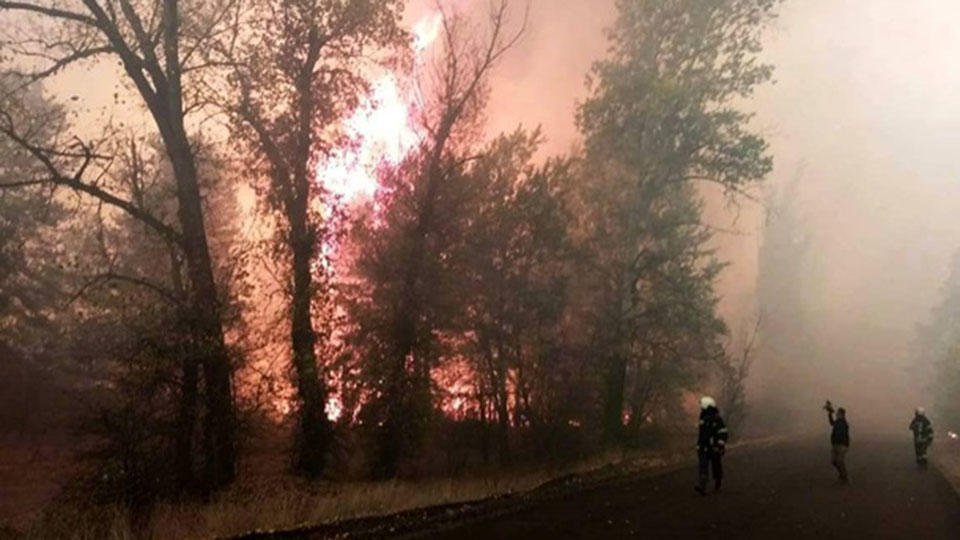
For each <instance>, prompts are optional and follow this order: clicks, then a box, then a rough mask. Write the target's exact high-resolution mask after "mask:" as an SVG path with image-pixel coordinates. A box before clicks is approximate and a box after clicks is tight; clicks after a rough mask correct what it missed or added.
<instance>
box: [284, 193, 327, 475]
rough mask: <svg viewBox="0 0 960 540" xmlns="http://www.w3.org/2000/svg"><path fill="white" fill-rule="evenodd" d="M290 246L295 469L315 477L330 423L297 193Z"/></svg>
mask: <svg viewBox="0 0 960 540" xmlns="http://www.w3.org/2000/svg"><path fill="white" fill-rule="evenodd" d="M302 188H303V189H308V188H307V186H302ZM288 220H289V223H290V229H291V230H290V250H291V252H292V254H293V295H292V299H291V300H292V301H291V310H290V311H291V312H290V321H291V343H292V352H293V366H294V369H295V370H296V374H297V392H298V394H299V396H300V437H299V440H298V441H297V458H296V460H297V469H298V470H299V471H300V472H302V473H304V474H306V475H307V476H311V477H315V476H318V475H319V474H321V473H322V472H323V469H324V466H325V465H326V463H325V462H326V454H327V452H328V450H329V445H330V435H331V431H332V429H331V426H330V421H329V419H328V418H327V415H326V399H327V397H326V391H325V385H324V384H323V381H322V380H321V377H320V375H319V373H318V369H317V352H316V343H317V334H316V332H315V331H314V328H313V317H312V314H311V309H310V306H311V300H312V298H313V274H312V272H311V268H310V267H311V264H312V263H313V259H314V255H315V253H314V252H315V248H314V245H315V238H314V234H312V232H311V231H310V229H309V226H308V223H307V200H306V197H302V196H298V197H296V200H295V201H294V205H293V208H290V209H288Z"/></svg>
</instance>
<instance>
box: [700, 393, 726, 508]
mask: <svg viewBox="0 0 960 540" xmlns="http://www.w3.org/2000/svg"><path fill="white" fill-rule="evenodd" d="M727 437H728V433H727V426H726V425H725V424H724V423H723V418H721V417H720V410H719V409H717V403H716V402H715V401H714V400H713V398H712V397H709V396H703V397H702V398H700V431H699V433H698V435H697V457H698V458H699V467H698V469H697V485H696V486H694V489H695V490H696V491H697V493H699V494H701V495H706V493H707V481H708V480H709V477H710V472H712V473H713V487H714V490H715V491H720V484H721V482H722V481H723V453H724V451H725V450H726V444H727Z"/></svg>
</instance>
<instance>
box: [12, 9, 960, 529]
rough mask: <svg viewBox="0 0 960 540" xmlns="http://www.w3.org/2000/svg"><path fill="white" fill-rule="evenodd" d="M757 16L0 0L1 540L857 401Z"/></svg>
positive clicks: (433, 499) (517, 464)
mask: <svg viewBox="0 0 960 540" xmlns="http://www.w3.org/2000/svg"><path fill="white" fill-rule="evenodd" d="M782 7H783V5H782V4H781V2H780V1H778V0H703V1H693V0H669V1H662V2H660V1H649V0H616V1H613V0H609V1H603V2H596V3H595V2H592V1H586V0H562V1H560V0H557V1H556V2H554V1H552V0H551V1H547V0H489V1H487V0H483V1H480V0H438V1H436V2H427V1H424V2H403V1H402V0H258V1H247V0H203V1H196V0H69V1H49V2H48V1H41V0H24V1H4V0H0V441H4V445H5V447H6V449H5V450H4V451H3V454H0V460H6V459H8V458H9V459H10V460H11V461H10V463H14V462H15V460H21V461H17V462H18V463H27V462H29V463H33V462H34V461H32V460H36V459H40V460H41V461H44V462H47V465H45V467H46V468H47V469H49V471H48V474H49V476H50V477H51V480H50V483H52V484H55V485H56V488H45V489H33V488H29V489H26V490H25V491H24V493H26V495H23V496H22V499H23V500H22V501H20V502H17V501H15V500H14V498H13V495H12V494H13V492H14V491H13V488H11V490H10V491H9V493H11V498H10V499H9V501H11V502H10V503H9V508H7V507H5V506H4V504H2V503H0V510H2V511H3V512H4V513H3V514H0V536H3V534H2V533H3V532H7V531H9V532H11V533H13V534H19V533H25V534H27V535H28V536H38V537H49V536H76V537H105V536H117V535H120V536H123V537H128V536H131V535H132V536H136V537H139V536H143V537H183V536H190V537H194V536H197V537H206V536H230V535H237V534H244V533H248V532H251V531H255V530H260V531H263V530H273V529H292V528H295V527H315V526H323V525H324V524H325V523H330V522H333V521H335V520H343V519H346V518H351V517H363V516H371V515H383V514H390V513H392V512H397V511H401V510H407V509H410V508H416V507H429V506H430V505H434V504H441V503H450V502H458V501H468V500H473V499H483V498H485V497H491V496H498V495H502V494H503V493H506V492H510V491H514V490H524V489H530V488H532V487H535V486H537V485H539V484H540V483H542V482H544V481H546V480H549V479H550V478H553V477H555V476H558V475H561V473H563V474H566V472H568V471H571V470H577V471H581V470H586V469H590V470H594V469H591V468H590V467H587V465H585V464H603V463H608V462H609V460H610V459H612V458H610V456H611V455H613V454H615V455H616V456H619V458H618V459H619V460H620V461H618V463H627V462H630V461H629V460H630V459H634V458H624V457H623V456H625V455H626V456H637V455H642V456H650V455H656V456H660V455H666V454H670V453H671V452H676V451H677V449H678V448H681V447H682V448H686V447H687V446H689V445H688V444H686V443H687V442H688V441H686V439H689V438H690V437H691V436H692V435H690V434H691V433H694V432H695V431H696V413H697V409H698V402H699V403H700V404H701V406H703V407H714V408H715V409H718V410H719V411H721V412H722V414H723V418H724V419H725V420H726V424H725V426H726V427H724V428H723V433H726V429H727V427H729V429H730V430H731V432H732V433H734V435H735V437H740V439H739V440H746V439H750V440H753V439H757V440H759V439H758V438H761V437H765V436H770V435H778V436H782V435H785V434H787V433H799V432H806V431H809V429H810V427H809V425H810V424H809V422H808V420H807V419H806V417H805V416H804V415H805V414H807V413H809V411H807V413H805V412H803V411H805V410H806V409H810V408H811V405H810V403H812V402H818V403H819V402H822V399H821V394H820V393H818V392H819V391H820V390H823V391H824V392H836V394H835V395H837V396H840V397H841V398H846V399H847V400H848V401H856V400H857V399H860V398H859V397H854V396H853V395H845V394H843V393H842V392H843V389H842V387H840V386H837V385H833V386H831V384H830V383H829V382H826V379H824V378H823V376H822V375H820V374H818V373H821V372H820V371H818V370H819V369H823V370H836V369H839V370H840V371H839V372H840V373H843V374H846V375H848V376H850V375H853V376H855V374H856V373H863V372H866V371H867V370H870V369H873V368H871V367H870V365H869V364H867V363H864V364H862V365H860V364H853V363H850V364H844V366H846V367H841V368H837V367H835V366H833V365H832V364H831V363H830V362H831V361H830V360H827V358H832V357H831V355H837V354H840V355H842V354H845V353H843V352H841V351H849V350H851V349H849V348H848V349H845V348H844V347H847V344H849V343H851V342H850V341H849V339H848V336H841V332H840V330H839V329H838V328H839V327H840V326H838V325H841V323H839V322H837V321H841V320H843V321H846V320H847V319H844V318H843V317H844V315H842V314H841V312H840V311H834V312H825V311H824V310H820V311H818V308H817V306H818V305H822V304H817V303H816V302H818V301H819V300H817V298H826V297H827V293H826V292H822V293H821V295H820V296H816V293H814V295H813V296H811V294H810V291H813V290H818V289H816V287H817V286H821V285H822V284H823V283H827V281H825V280H821V281H815V278H814V277H811V276H817V275H820V274H817V273H816V271H815V270H814V268H816V266H815V265H816V263H815V262H814V260H815V259H814V258H813V257H812V255H811V254H812V253H827V252H829V251H830V249H831V248H829V247H824V246H827V244H826V243H825V242H828V241H827V240H823V236H817V233H816V232H815V231H814V230H813V229H814V228H815V227H816V222H815V221H816V219H813V221H814V223H811V218H809V215H810V213H809V211H808V210H805V209H804V208H805V207H804V204H807V205H808V206H807V207H806V208H809V207H810V206H809V205H816V204H818V203H817V202H816V201H814V202H810V201H811V200H813V199H811V197H812V195H810V194H811V193H814V191H812V190H808V191H805V192H804V191H803V189H804V186H807V185H811V184H809V183H805V182H804V181H802V178H803V177H804V175H805V174H806V173H805V172H804V169H801V171H800V172H798V173H795V174H784V173H783V172H782V169H783V168H782V167H779V162H778V168H777V169H775V168H774V164H775V161H774V160H775V157H777V158H778V159H779V156H780V155H781V153H782V154H784V155H788V156H789V155H791V153H790V152H785V151H784V152H782V151H781V146H783V144H784V143H783V141H782V140H780V139H779V138H778V137H777V136H776V135H773V137H772V138H771V135H770V130H769V129H766V127H765V123H766V122H768V121H770V120H771V117H773V120H772V121H774V122H775V121H776V116H775V115H776V114H777V113H776V111H774V112H773V113H771V112H770V111H771V110H774V109H776V101H775V100H773V99H772V98H770V95H771V94H770V92H772V90H770V88H771V87H772V84H771V83H772V82H773V78H774V64H779V63H780V61H781V59H782V58H787V59H786V60H784V61H783V63H784V64H786V65H787V66H788V67H789V66H792V65H793V64H791V62H790V60H789V56H786V57H785V56H784V53H783V49H782V47H774V50H773V53H772V54H768V53H767V52H766V51H765V48H766V46H767V44H768V43H769V42H770V40H771V39H772V38H771V36H772V35H775V33H776V30H777V28H778V27H779V26H778V25H780V24H789V21H790V19H789V17H788V18H787V22H783V17H781V13H780V10H781V8H782ZM795 9H796V10H800V11H802V9H801V8H788V9H787V10H786V14H787V15H789V16H796V15H795V14H794V10H795ZM576 13H580V16H581V17H587V18H589V19H591V20H587V19H585V18H581V19H580V20H579V22H578V19H577V18H576V17H577V15H576ZM797 17H799V16H797ZM561 27H562V28H567V30H566V32H567V33H568V34H569V36H564V35H560V34H562V33H563V32H564V30H557V28H561ZM604 28H606V30H605V31H604V30H603V29H604ZM578 36H579V37H582V38H583V40H582V42H579V43H576V44H574V43H572V42H573V41H578V39H579V38H578ZM588 36H589V37H588ZM538 62H540V63H538ZM561 66H562V67H561ZM777 67H778V69H779V65H778V66H777ZM551 69H552V70H553V71H550V73H555V74H556V75H555V78H553V79H548V78H544V77H543V75H542V74H543V73H547V72H548V70H551ZM789 77H790V75H789V72H788V75H787V80H788V81H789V80H790V78H789ZM572 79H576V80H572ZM531 96H533V97H531ZM558 111H564V112H558ZM758 112H759V115H760V119H759V120H758V118H757V114H758ZM801 157H804V158H805V156H801ZM815 157H816V156H815V155H814V156H813V158H815ZM791 166H792V165H791V164H788V166H787V167H788V168H789V167H791ZM814 168H816V165H814ZM782 176H786V177H788V179H787V180H784V179H783V178H781V177H782ZM771 178H773V179H774V180H776V181H775V182H773V183H772V184H771V183H770V182H769V180H770V179H771ZM789 178H792V179H789ZM805 197H806V198H805ZM804 201H806V202H804ZM751 227H752V229H751ZM744 231H746V232H744ZM744 238H746V240H745V241H744ZM957 240H958V242H960V238H957ZM818 242H821V243H820V244H818ZM744 246H746V247H744ZM818 246H819V247H818ZM746 250H749V254H748V255H743V253H745V252H746ZM818 250H821V251H818ZM938 260H940V259H938ZM944 261H946V259H945V258H944ZM941 267H944V265H940V266H937V268H941ZM954 272H956V270H954ZM946 275H947V272H946V271H945V270H944V269H943V268H941V271H940V273H939V274H937V276H936V277H932V278H931V279H930V280H929V281H931V282H936V283H941V282H943V281H944V280H945V276H946ZM953 281H956V280H955V279H953V280H952V281H951V282H950V283H952V282H953ZM811 283H812V285H811ZM818 284H820V285H818ZM823 287H826V285H823ZM928 289H929V286H928ZM819 290H821V291H826V290H827V289H825V288H824V289H819ZM951 290H952V289H951ZM948 293H949V294H948V296H949V298H948V299H947V300H943V301H942V303H941V307H940V308H938V310H936V311H933V312H932V313H933V314H934V315H933V318H934V319H936V320H935V322H933V323H929V324H928V325H927V326H923V327H922V330H921V332H920V333H919V335H920V339H921V341H922V342H923V344H924V346H922V347H921V349H923V351H922V352H921V353H918V354H917V355H915V357H919V358H921V360H918V362H921V363H922V364H923V365H924V366H926V368H924V369H927V368H930V369H933V368H932V367H931V366H939V367H938V368H936V369H939V371H938V372H937V373H939V375H938V377H940V380H941V382H943V381H948V380H951V381H952V379H950V377H953V375H952V373H953V371H952V370H954V369H955V363H949V362H950V361H949V360H946V358H948V357H949V358H952V356H950V355H951V352H950V351H953V350H954V348H955V346H956V345H955V342H956V339H955V336H954V333H955V332H954V331H953V330H952V326H951V324H953V323H951V322H950V321H951V320H952V319H950V318H949V317H950V316H949V313H950V312H951V311H950V310H951V307H950V306H951V304H950V302H952V301H953V300H952V299H953V297H954V296H956V295H955V294H954V293H955V291H954V292H950V291H948ZM928 297H930V299H929V300H928V301H926V302H925V303H921V302H917V303H916V306H917V307H918V309H916V310H914V311H915V312H916V313H915V317H916V319H918V320H915V321H913V322H912V323H911V324H914V325H915V324H918V323H921V322H923V321H924V320H926V319H928V318H929V317H926V316H925V315H923V313H922V312H923V310H924V309H925V310H927V311H926V312H927V313H931V311H930V310H931V309H933V306H934V305H936V304H937V302H936V300H935V297H936V294H928ZM865 305H866V304H865ZM921 308H922V309H921ZM831 313H832V315H831ZM865 313H866V312H865ZM880 316H881V315H880V314H879V312H874V313H873V314H869V315H865V317H867V318H870V317H880ZM830 317H834V318H833V319H831V318H830ZM870 320H873V319H870ZM829 321H834V322H836V324H835V325H834V326H833V327H832V328H833V330H835V333H832V334H831V333H830V328H827V327H828V326H829V325H830V323H829ZM954 322H955V321H954ZM851 324H854V323H851ZM818 325H820V326H818ZM851 328H853V327H851ZM856 328H860V327H856ZM863 328H866V327H865V326H864V327H863ZM870 331H873V330H870ZM856 332H857V330H851V331H850V332H849V334H851V335H853V334H856ZM863 332H868V330H863ZM857 335H861V336H865V335H866V334H857ZM893 339H894V338H890V339H889V340H888V341H886V342H885V341H882V340H880V339H876V340H874V339H873V338H864V340H865V341H870V340H873V341H874V342H876V343H877V345H876V348H875V349H871V350H876V351H880V350H881V345H880V343H888V344H889V343H894V341H891V340H893ZM897 339H900V338H897ZM906 342H907V340H906V339H905V338H904V339H901V340H900V341H896V344H895V345H893V347H899V346H900V345H899V344H901V343H906ZM906 349H907V348H906V345H904V349H903V350H904V351H906ZM897 350H900V349H897ZM860 351H861V352H862V349H860ZM857 354H859V353H853V355H854V356H856V355H857ZM881 354H882V353H881ZM904 355H905V356H906V355H908V353H906V352H904ZM856 357H857V358H860V357H859V356H856ZM865 362H866V361H865ZM884 365H886V366H887V368H883V369H888V371H884V372H883V373H892V374H894V375H893V376H891V378H890V379H886V378H882V377H886V375H882V376H881V379H879V382H877V381H874V382H873V383H871V384H872V386H870V385H868V386H870V388H869V389H870V391H876V392H877V393H882V392H884V391H886V390H887V389H890V388H898V389H904V388H906V390H903V392H901V393H900V394H899V395H900V397H901V398H902V397H904V396H911V397H920V396H922V393H923V391H924V390H923V389H922V388H924V387H923V386H922V385H921V384H913V383H911V384H906V385H904V384H901V385H899V386H895V385H892V383H891V384H888V380H889V381H893V380H898V379H897V377H898V376H897V375H895V373H896V368H895V367H894V366H895V365H899V364H884ZM851 366H852V367H851ZM857 366H859V367H857ZM844 370H846V371H844ZM857 370H861V371H857ZM924 373H926V372H924ZM924 377H926V379H925V380H930V376H929V374H928V375H924ZM950 384H952V382H951V383H949V384H947V383H944V384H943V387H944V388H943V389H942V391H941V392H940V394H938V396H940V397H938V398H937V399H938V400H940V402H942V403H943V404H944V405H943V406H942V407H941V409H938V410H943V411H948V412H951V414H952V412H953V411H954V409H955V407H952V406H950V405H949V403H951V398H955V393H953V390H952V388H953V387H954V386H950ZM860 395H864V394H857V396H860ZM701 396H712V397H709V398H707V397H705V398H703V399H706V400H709V401H702V400H701ZM864 399H866V398H864ZM921 399H922V398H921ZM933 401H934V400H931V402H930V406H931V407H934V406H935V405H934V403H933ZM828 403H829V402H828ZM897 403H899V402H897ZM704 404H707V405H704ZM888 405H890V404H889V403H884V405H882V406H881V409H882V408H883V407H886V406H888ZM817 407H818V405H816V404H814V405H813V406H812V410H813V412H814V413H817V412H818V409H817ZM893 409H894V407H892V406H891V409H890V410H891V411H892V410H893ZM705 410H706V409H705ZM841 410H842V409H841ZM883 410H885V411H886V410H887V409H883ZM897 410H899V409H897ZM811 414H812V413H811ZM830 414H831V416H830V421H831V423H832V422H834V417H833V412H832V409H831V413H830ZM861 414H864V413H861ZM945 414H946V412H945ZM841 418H842V415H841ZM844 421H845V420H844ZM872 421H873V420H871V422H872ZM810 422H813V421H810ZM815 422H821V420H819V419H818V420H816V421H815ZM851 422H854V423H855V422H856V416H854V417H853V419H852V420H851ZM700 424H701V432H702V430H703V427H702V426H703V425H704V420H703V416H701V420H700ZM816 425H817V426H819V424H816ZM896 427H898V428H899V427H900V426H899V424H898V425H897V426H896ZM725 440H726V435H724V441H725ZM735 440H737V439H735ZM745 444H747V443H745ZM664 453H666V454H664ZM670 455H672V454H670ZM24 456H32V457H24ZM37 456H40V457H39V458H38V457H37ZM643 459H648V457H644V458H643ZM657 459H661V458H657ZM669 459H672V458H669ZM23 460H27V461H23ZM668 462H669V461H668ZM631 463H632V462H631ZM644 463H646V462H644ZM12 471H13V469H11V471H8V472H4V473H2V474H0V482H10V485H11V486H14V485H17V486H19V485H21V484H24V483H25V482H24V481H23V480H18V478H19V477H17V476H16V474H14V472H12ZM545 471H549V472H545ZM38 474H39V473H38ZM715 474H716V472H715ZM844 474H846V473H845V472H844ZM478 478H479V479H485V480H476V479H478ZM503 478H509V479H510V480H509V481H507V480H502V479H503ZM498 479H500V480H498ZM17 482H20V483H19V484H17ZM438 482H449V484H444V485H447V486H456V487H449V488H445V489H448V490H449V491H450V494H448V495H444V496H437V495H436V493H435V492H436V490H437V486H438ZM472 482H473V483H472ZM26 484H29V482H26ZM398 486H400V487H398ZM481 486H482V487H481ZM719 486H720V482H719V478H718V479H717V489H718V490H719ZM17 489H19V488H17ZM390 490H394V491H390ZM397 490H399V491H397ZM404 490H406V491H404ZM431 492H433V495H431V494H430V493H431ZM7 493H8V491H4V488H3V487H2V486H0V494H3V497H4V498H6V497H7ZM250 493H254V494H257V493H259V495H260V497H259V498H258V497H256V496H251V495H249V494H250ZM392 498H396V499H397V500H393V499H392ZM400 499H403V500H400ZM361 501H362V502H361ZM240 516H242V517H240ZM5 520H7V521H9V523H10V527H9V528H8V529H2V526H3V523H4V521H5ZM171 524H173V525H171ZM350 526H352V525H350V524H349V522H348V523H347V525H345V527H347V529H344V530H345V531H349V530H350V529H349V527H350ZM317 530H318V531H321V532H317V533H315V534H316V535H317V537H320V536H323V534H325V533H323V532H322V530H321V529H317ZM391 530H393V529H391ZM398 530H402V529H398ZM641 530H642V529H641ZM305 534H306V533H305ZM311 534H313V533H311ZM477 534H480V533H477ZM490 534H491V535H498V534H499V533H497V534H495V533H490ZM307 536H309V534H307ZM614 536H615V535H614Z"/></svg>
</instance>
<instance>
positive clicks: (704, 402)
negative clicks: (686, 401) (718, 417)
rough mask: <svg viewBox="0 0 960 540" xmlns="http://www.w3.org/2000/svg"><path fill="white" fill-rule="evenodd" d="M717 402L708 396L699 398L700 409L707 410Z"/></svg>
mask: <svg viewBox="0 0 960 540" xmlns="http://www.w3.org/2000/svg"><path fill="white" fill-rule="evenodd" d="M716 406H717V402H716V401H714V400H713V398H712V397H710V396H703V397H702V398H700V410H704V411H705V410H707V409H709V408H710V407H716Z"/></svg>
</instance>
